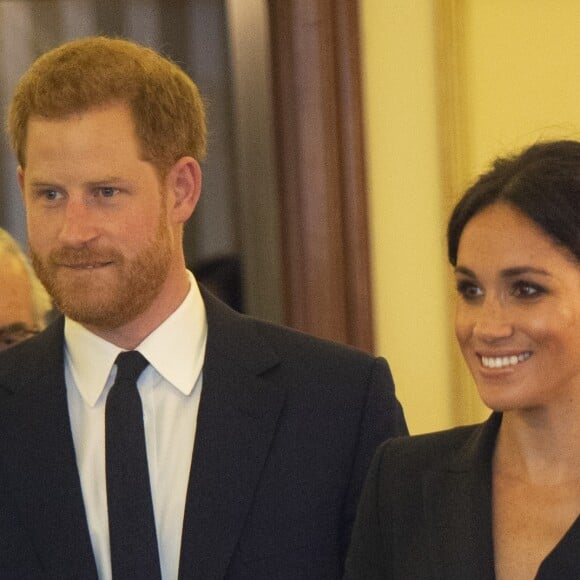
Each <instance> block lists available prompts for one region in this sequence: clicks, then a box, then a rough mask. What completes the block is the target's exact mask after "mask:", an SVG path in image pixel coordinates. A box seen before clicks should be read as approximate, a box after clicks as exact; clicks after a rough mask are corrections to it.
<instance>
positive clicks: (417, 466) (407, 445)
mask: <svg viewBox="0 0 580 580" xmlns="http://www.w3.org/2000/svg"><path fill="white" fill-rule="evenodd" d="M484 425H485V423H483V424H481V423H479V424H476V425H465V426H461V427H454V428H452V429H446V430H444V431H437V432H434V433H425V434H421V435H413V436H410V437H396V438H392V439H388V440H387V441H385V442H384V443H382V444H381V446H380V447H379V449H378V451H377V455H378V456H380V461H381V463H383V464H385V463H388V464H395V465H396V468H397V471H398V472H399V473H401V471H405V472H407V473H409V472H418V471H420V472H424V471H425V470H427V469H432V468H434V467H438V466H441V465H443V464H445V463H448V462H449V461H451V460H452V458H453V457H455V456H456V455H457V453H458V452H459V451H460V450H461V449H462V448H464V447H465V446H466V445H467V444H468V442H469V441H470V439H472V438H473V437H474V436H475V437H477V436H478V432H479V431H481V430H482V428H483V427H484Z"/></svg>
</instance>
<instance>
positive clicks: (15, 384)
mask: <svg viewBox="0 0 580 580" xmlns="http://www.w3.org/2000/svg"><path fill="white" fill-rule="evenodd" d="M63 326H64V321H63V319H62V318H59V319H57V321H55V322H54V323H53V324H52V325H51V326H50V327H49V328H48V329H47V330H45V331H44V332H43V333H41V334H39V335H38V336H35V337H33V338H31V339H29V340H28V341H25V342H24V343H22V344H21V345H17V346H15V347H13V348H11V349H9V350H8V351H6V352H5V353H3V355H4V356H3V357H2V363H1V364H0V369H1V370H0V388H6V389H7V390H8V391H11V392H12V395H11V396H8V397H5V398H4V400H3V401H2V405H1V409H0V413H1V420H0V461H1V464H0V469H1V470H2V471H4V472H5V473H4V474H3V477H4V481H6V485H7V487H8V489H4V490H3V493H4V494H7V495H8V496H9V497H11V498H12V500H13V502H14V505H15V509H16V510H17V511H18V513H19V514H20V515H21V518H22V522H23V525H24V526H25V528H26V530H27V533H28V535H29V537H30V538H31V539H32V543H33V544H34V546H35V548H36V552H37V555H38V558H39V560H40V562H41V565H42V567H43V569H44V570H45V571H46V575H47V576H50V577H54V578H72V577H74V578H82V579H89V578H90V579H93V578H94V579H96V577H97V572H96V567H95V563H94V558H93V553H92V548H91V543H90V537H89V531H88V527H87V523H86V516H85V511H84V504H83V499H82V492H81V485H80V479H79V476H78V471H77V468H76V457H75V451H74V444H73V439H72V433H71V429H70V421H69V415H68V407H67V396H66V386H65V379H64V354H63V351H64V336H63ZM6 466H9V467H6Z"/></svg>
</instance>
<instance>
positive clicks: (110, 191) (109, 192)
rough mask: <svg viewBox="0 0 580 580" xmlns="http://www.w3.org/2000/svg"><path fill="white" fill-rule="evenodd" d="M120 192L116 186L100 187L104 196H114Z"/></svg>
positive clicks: (100, 192) (100, 191)
mask: <svg viewBox="0 0 580 580" xmlns="http://www.w3.org/2000/svg"><path fill="white" fill-rule="evenodd" d="M118 192H119V190H118V189H117V188H116V187H100V188H99V194H100V195H102V196H103V197H113V196H114V195H116V194H117V193H118Z"/></svg>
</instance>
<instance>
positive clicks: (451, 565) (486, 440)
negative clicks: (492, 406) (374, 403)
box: [423, 414, 501, 580]
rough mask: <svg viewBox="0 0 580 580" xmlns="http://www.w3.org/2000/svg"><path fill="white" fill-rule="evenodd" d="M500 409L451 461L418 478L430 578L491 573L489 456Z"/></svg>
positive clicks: (481, 575)
mask: <svg viewBox="0 0 580 580" xmlns="http://www.w3.org/2000/svg"><path fill="white" fill-rule="evenodd" d="M500 422H501V415H498V414H492V416H491V417H490V419H488V421H486V422H485V423H484V424H482V425H480V426H479V427H477V428H476V429H475V430H474V432H473V433H472V434H471V437H470V438H469V439H468V441H467V442H466V444H465V445H464V446H463V447H462V448H461V449H460V450H459V451H458V452H457V454H456V455H455V457H454V459H453V461H452V462H451V463H450V464H449V465H447V466H445V467H444V468H443V469H441V470H438V471H433V472H430V473H428V474H426V475H425V476H424V478H423V494H424V502H425V514H426V524H427V529H428V535H429V539H430V550H431V558H432V562H433V569H434V570H436V571H437V573H436V574H435V577H436V578H442V579H443V578H478V579H488V578H489V579H490V580H493V578H495V574H494V562H493V540H492V522H491V509H492V505H491V458H492V454H493V447H494V444H495V439H496V435H497V430H498V429H499V424H500Z"/></svg>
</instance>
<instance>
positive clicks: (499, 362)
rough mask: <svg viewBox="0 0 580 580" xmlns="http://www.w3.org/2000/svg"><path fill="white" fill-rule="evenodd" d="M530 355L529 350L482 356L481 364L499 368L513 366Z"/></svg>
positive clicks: (489, 367) (490, 367)
mask: <svg viewBox="0 0 580 580" xmlns="http://www.w3.org/2000/svg"><path fill="white" fill-rule="evenodd" d="M531 356H532V353H531V352H524V353H522V354H518V355H515V354H512V355H511V356H482V357H481V364H482V365H483V366H484V367H486V368H488V369H501V368H504V367H513V366H515V365H517V364H519V363H521V362H524V361H525V360H528V359H529V358H530V357H531Z"/></svg>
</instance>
